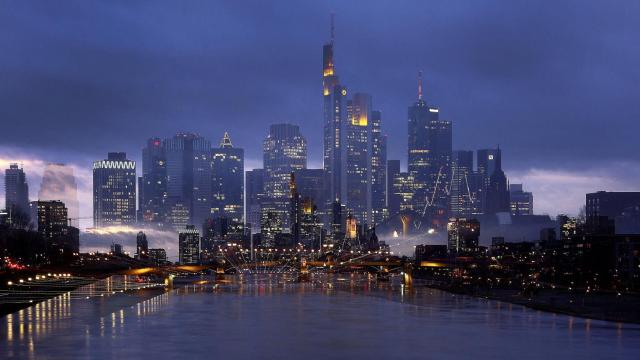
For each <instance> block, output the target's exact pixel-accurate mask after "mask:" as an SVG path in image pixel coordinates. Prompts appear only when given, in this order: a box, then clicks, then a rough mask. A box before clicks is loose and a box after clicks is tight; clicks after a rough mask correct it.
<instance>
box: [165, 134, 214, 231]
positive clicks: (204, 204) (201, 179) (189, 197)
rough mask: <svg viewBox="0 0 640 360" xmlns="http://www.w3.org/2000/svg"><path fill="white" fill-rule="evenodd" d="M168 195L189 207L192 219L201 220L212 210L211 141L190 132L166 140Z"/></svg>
mask: <svg viewBox="0 0 640 360" xmlns="http://www.w3.org/2000/svg"><path fill="white" fill-rule="evenodd" d="M163 146H164V152H165V156H166V169H167V170H166V171H167V197H168V198H172V199H173V201H174V202H176V201H177V202H181V203H182V204H184V205H185V206H186V207H187V208H188V209H189V222H190V223H193V224H201V223H202V222H203V221H204V220H205V219H206V218H207V217H209V215H210V213H211V160H210V156H211V143H210V142H209V141H208V140H206V139H205V138H203V137H201V136H199V135H197V134H191V133H179V134H177V135H175V136H174V137H172V138H170V139H165V140H164V142H163Z"/></svg>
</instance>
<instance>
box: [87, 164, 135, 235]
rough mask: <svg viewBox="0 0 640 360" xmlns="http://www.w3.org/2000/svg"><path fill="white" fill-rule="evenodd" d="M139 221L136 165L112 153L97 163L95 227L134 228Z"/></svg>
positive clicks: (94, 167) (94, 209) (94, 172)
mask: <svg viewBox="0 0 640 360" xmlns="http://www.w3.org/2000/svg"><path fill="white" fill-rule="evenodd" d="M135 221H136V163H135V161H132V160H127V155H126V154H125V153H123V152H121V153H109V154H108V157H107V159H106V160H98V161H94V162H93V224H94V226H95V227H103V226H111V225H130V224H134V223H135Z"/></svg>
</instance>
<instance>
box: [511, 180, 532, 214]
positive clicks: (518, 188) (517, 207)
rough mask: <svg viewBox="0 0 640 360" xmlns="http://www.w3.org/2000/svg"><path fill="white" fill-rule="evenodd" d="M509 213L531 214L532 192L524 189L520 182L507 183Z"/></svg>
mask: <svg viewBox="0 0 640 360" xmlns="http://www.w3.org/2000/svg"><path fill="white" fill-rule="evenodd" d="M509 200H510V201H511V215H513V216H520V215H533V194H532V193H531V192H528V191H524V190H523V188H522V184H509Z"/></svg>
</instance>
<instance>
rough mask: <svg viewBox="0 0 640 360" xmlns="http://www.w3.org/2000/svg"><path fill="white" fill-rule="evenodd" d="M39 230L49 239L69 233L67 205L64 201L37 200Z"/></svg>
mask: <svg viewBox="0 0 640 360" xmlns="http://www.w3.org/2000/svg"><path fill="white" fill-rule="evenodd" d="M35 203H36V206H37V214H38V218H37V224H38V232H39V233H40V235H42V237H43V238H44V239H46V240H47V241H53V240H55V239H58V238H62V237H64V236H66V235H67V226H68V222H67V218H68V211H67V207H66V206H65V204H64V203H63V202H62V201H59V200H49V201H42V200H40V201H36V202H35Z"/></svg>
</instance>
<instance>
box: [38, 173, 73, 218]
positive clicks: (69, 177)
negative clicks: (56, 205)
mask: <svg viewBox="0 0 640 360" xmlns="http://www.w3.org/2000/svg"><path fill="white" fill-rule="evenodd" d="M38 200H41V201H44V200H60V201H62V202H63V203H64V204H65V206H66V207H67V211H68V215H69V219H70V220H69V225H71V226H74V227H78V225H79V218H80V205H79V202H78V185H77V184H76V178H75V175H74V173H73V168H72V167H70V166H66V165H65V164H47V166H46V167H45V169H44V173H43V174H42V184H41V185H40V191H39V192H38Z"/></svg>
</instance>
